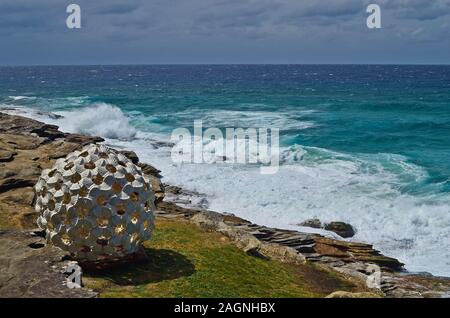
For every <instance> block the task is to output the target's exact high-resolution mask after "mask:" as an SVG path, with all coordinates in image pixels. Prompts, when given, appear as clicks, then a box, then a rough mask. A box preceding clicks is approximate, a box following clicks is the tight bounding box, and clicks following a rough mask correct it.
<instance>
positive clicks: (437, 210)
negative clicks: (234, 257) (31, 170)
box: [41, 105, 450, 276]
mask: <svg viewBox="0 0 450 318" xmlns="http://www.w3.org/2000/svg"><path fill="white" fill-rule="evenodd" d="M95 107H96V108H94V110H95V111H94V113H96V114H97V115H95V116H94V117H96V118H97V121H94V120H84V119H83V120H79V119H76V116H75V115H80V114H81V115H82V116H81V117H84V116H85V115H86V116H87V114H90V113H91V112H90V110H89V109H84V110H78V111H73V112H69V113H67V112H66V113H61V114H62V115H65V116H66V117H65V119H59V120H53V119H51V118H49V117H47V118H41V120H44V121H47V122H51V123H54V124H59V125H61V127H62V129H63V130H67V129H69V128H71V127H72V128H73V129H74V130H76V131H77V132H84V133H92V134H95V135H102V136H103V137H113V138H115V139H108V140H107V142H108V143H110V144H113V145H116V146H119V147H126V148H128V149H131V150H134V151H136V152H137V153H138V155H139V156H140V158H141V160H142V161H144V162H148V163H150V164H153V165H155V166H156V167H158V169H160V170H162V174H163V175H164V182H167V183H171V184H174V185H178V186H182V187H185V188H187V189H190V190H194V191H198V192H201V193H205V194H206V195H207V197H208V201H209V203H210V205H209V207H210V209H212V210H217V211H222V212H232V213H235V214H237V215H239V216H242V217H244V218H247V219H249V220H251V221H253V222H256V223H259V224H263V225H267V226H274V227H279V228H288V229H297V230H303V231H311V229H308V228H303V227H299V226H298V225H297V224H298V223H300V222H302V221H304V220H306V219H308V218H314V217H317V218H319V219H321V220H322V221H324V222H328V221H336V220H338V221H344V222H349V223H351V224H352V225H354V226H355V228H356V229H357V233H356V236H355V237H354V238H353V239H352V240H354V241H364V242H369V243H372V244H374V246H375V248H378V249H380V250H381V251H382V252H383V253H385V254H387V255H389V256H392V257H396V258H398V259H400V260H401V261H402V262H404V263H405V264H406V267H407V269H409V270H410V271H427V272H431V273H433V274H435V275H442V276H450V240H449V237H450V196H449V195H448V194H441V195H440V196H439V197H437V196H436V197H435V196H432V195H425V194H424V195H421V196H420V195H412V194H408V193H406V192H404V191H403V188H404V187H405V186H406V185H407V184H409V183H410V182H420V181H421V180H424V179H425V178H427V173H426V171H425V170H424V169H422V168H421V167H419V166H416V165H413V164H411V163H409V162H408V160H407V158H405V157H403V156H399V155H395V154H376V155H375V154H374V155H368V154H365V155H363V154H361V155H349V154H343V153H338V152H333V151H329V150H326V149H321V148H314V147H303V146H299V145H297V146H292V147H289V148H285V149H282V152H281V163H282V166H281V167H280V170H279V172H278V173H277V174H275V175H262V174H260V173H259V168H258V167H256V166H251V165H229V164H224V163H220V164H215V165H207V164H183V165H174V164H172V163H171V161H170V148H169V147H162V148H157V149H155V148H154V147H153V146H151V145H150V144H149V142H148V141H147V138H152V139H153V138H155V137H156V138H159V137H160V136H157V135H154V134H149V133H144V132H140V131H138V132H137V133H136V134H134V133H131V134H126V137H130V136H134V137H135V139H133V140H131V138H117V137H118V136H117V135H116V134H115V133H111V132H110V129H105V128H103V122H101V120H103V118H104V117H105V116H103V114H104V113H105V110H108V111H110V112H111V109H112V110H113V111H112V114H114V116H111V119H110V120H109V121H108V122H109V125H111V126H112V127H114V128H115V129H116V128H117V127H122V125H123V126H125V127H127V125H128V126H129V124H128V122H127V121H126V120H125V119H123V118H122V116H123V117H124V115H123V114H122V113H120V112H118V111H115V110H114V107H113V106H110V105H109V106H108V105H103V106H95ZM80 112H81V113H80ZM68 115H72V116H68ZM225 115H227V116H228V115H230V116H231V114H230V113H225ZM186 116H188V114H186ZM239 116H241V115H239ZM249 117H250V115H249ZM257 117H258V116H255V121H256V120H258V119H257ZM250 118H251V117H250ZM273 118H274V117H271V121H272V123H273ZM285 118H286V117H285ZM71 120H74V122H75V124H71V125H72V126H70V125H69V122H70V121H71ZM211 120H216V121H217V122H219V121H221V120H222V119H221V118H216V119H214V118H212V119H211ZM236 120H237V121H239V120H240V119H236ZM261 120H266V119H261ZM65 121H67V123H66V122H65ZM80 123H81V124H80ZM243 124H245V123H243ZM258 124H260V122H259V123H258ZM89 125H92V127H90V126H89ZM226 126H229V125H228V122H227V125H226ZM247 126H249V125H247ZM244 127H246V126H244ZM88 128H89V129H88ZM118 139H122V140H118ZM167 140H168V136H166V140H165V141H167ZM322 233H324V232H322ZM324 234H327V235H333V234H331V233H324Z"/></svg>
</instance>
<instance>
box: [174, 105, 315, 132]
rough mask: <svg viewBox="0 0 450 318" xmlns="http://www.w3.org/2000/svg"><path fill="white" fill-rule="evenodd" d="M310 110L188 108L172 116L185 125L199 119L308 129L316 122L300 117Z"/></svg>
mask: <svg viewBox="0 0 450 318" xmlns="http://www.w3.org/2000/svg"><path fill="white" fill-rule="evenodd" d="M311 112H312V110H298V111H297V112H296V113H288V112H283V111H278V112H273V111H242V110H211V109H204V108H190V109H188V110H186V111H182V112H178V113H176V115H175V116H174V117H175V118H176V119H177V120H178V121H179V123H180V124H181V125H185V126H187V125H189V126H192V123H193V120H194V119H201V120H202V121H203V124H204V126H205V127H207V126H208V127H222V128H225V127H233V128H237V127H241V128H249V127H252V128H260V127H269V128H280V129H308V128H311V127H315V126H316V124H315V123H314V122H312V121H307V120H302V119H301V117H303V116H305V115H307V114H310V113H311Z"/></svg>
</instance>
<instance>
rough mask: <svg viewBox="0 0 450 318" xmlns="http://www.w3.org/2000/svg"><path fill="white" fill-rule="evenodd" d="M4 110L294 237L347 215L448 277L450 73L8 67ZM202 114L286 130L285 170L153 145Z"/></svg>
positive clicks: (1, 88)
mask: <svg viewBox="0 0 450 318" xmlns="http://www.w3.org/2000/svg"><path fill="white" fill-rule="evenodd" d="M0 104H1V105H2V106H1V107H3V108H4V109H5V108H7V109H9V111H13V112H20V113H22V114H27V115H28V116H31V117H36V118H39V119H41V120H44V121H48V122H52V123H55V124H58V125H60V126H61V127H62V128H63V129H65V130H69V131H76V132H81V133H88V134H96V135H101V136H103V137H107V138H108V142H109V143H111V144H115V145H121V146H124V147H128V148H132V149H135V150H136V151H138V152H139V154H140V155H141V157H143V158H145V159H146V160H147V161H149V162H151V163H153V164H156V165H158V167H159V168H160V169H162V170H163V173H164V176H165V181H166V182H170V183H175V184H178V185H181V186H184V187H187V188H190V189H193V190H197V191H200V192H202V193H205V194H206V195H207V196H208V201H209V202H210V208H212V209H216V210H220V211H228V212H234V213H236V214H239V215H242V216H244V217H247V218H249V219H251V220H252V221H255V222H259V223H263V224H267V225H271V226H279V227H284V228H295V229H299V227H298V226H297V225H296V224H298V223H300V222H301V221H303V220H304V219H307V218H309V217H318V218H320V219H322V220H324V221H331V220H342V221H348V222H350V223H351V224H353V225H355V227H356V228H357V235H356V237H355V240H363V241H367V242H371V243H373V244H375V246H376V247H377V248H379V249H381V250H382V251H383V252H385V253H387V254H389V255H392V256H395V257H398V258H400V259H401V260H402V261H404V262H405V263H406V265H407V268H408V269H410V270H412V271H429V272H432V273H434V274H439V275H447V276H449V275H450V251H449V250H450V248H449V247H450V244H449V241H450V240H449V237H450V160H449V158H450V67H449V66H363V65H361V66H356V65H355V66H351V65H346V66H337V65H329V66H326V65H320V66H319V65H316V66H314V65H308V66H302V65H277V66H276V65H229V66H213V65H202V66H188V65H186V66H181V65H180V66H117V67H112V66H83V67H2V68H0ZM12 109H13V110H12ZM37 110H39V111H45V112H56V113H58V114H60V115H63V116H64V117H65V118H62V119H58V118H54V117H53V118H52V117H48V115H45V114H43V113H38V112H37ZM200 119H201V120H203V126H204V127H205V128H206V127H221V128H225V127H271V128H273V127H277V128H280V129H281V131H280V135H281V145H282V147H283V148H282V154H281V163H282V168H281V169H280V172H279V173H278V174H277V175H274V176H270V177H269V176H261V175H260V174H259V173H258V172H257V171H258V170H257V169H256V168H255V167H250V166H236V165H234V166H227V165H194V164H193V165H184V166H182V167H179V166H174V165H173V164H171V162H170V156H169V151H170V149H164V148H163V149H154V147H151V146H150V145H149V143H148V142H145V141H146V140H148V139H149V138H151V139H161V140H167V139H168V138H169V136H170V133H171V131H172V130H173V129H174V128H178V127H186V128H190V127H192V125H193V121H194V120H200Z"/></svg>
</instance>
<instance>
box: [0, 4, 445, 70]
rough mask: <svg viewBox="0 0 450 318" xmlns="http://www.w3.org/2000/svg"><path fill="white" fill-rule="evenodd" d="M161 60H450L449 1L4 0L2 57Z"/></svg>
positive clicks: (11, 60) (0, 7)
mask: <svg viewBox="0 0 450 318" xmlns="http://www.w3.org/2000/svg"><path fill="white" fill-rule="evenodd" d="M70 3H77V4H79V5H80V6H81V9H82V28H81V29H79V30H69V29H67V27H66V18H67V16H68V14H67V13H66V7H67V5H68V4H70ZM369 3H376V4H379V5H380V7H381V9H382V29H377V30H375V29H368V28H367V27H366V18H367V16H368V15H369V14H368V13H366V8H367V5H368V4H369ZM159 63H434V64H450V0H127V1H125V0H95V1H93V0H69V1H65V0H0V65H10V64H25V65H31V64H159Z"/></svg>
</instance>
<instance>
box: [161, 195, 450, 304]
mask: <svg viewBox="0 0 450 318" xmlns="http://www.w3.org/2000/svg"><path fill="white" fill-rule="evenodd" d="M187 193H189V191H187ZM191 194H192V193H191ZM177 197H183V198H184V199H183V206H179V205H178V204H175V203H173V202H178V201H179V200H178V199H177ZM185 197H186V192H185V191H183V189H181V188H177V187H170V195H168V196H166V198H167V199H169V200H170V201H172V200H173V202H166V201H164V202H161V203H159V204H158V206H157V211H156V215H157V217H160V218H169V219H174V218H181V219H184V220H188V221H189V222H192V223H195V224H197V225H199V226H201V227H203V228H205V229H208V230H212V231H219V232H220V233H222V234H224V235H226V236H228V237H230V238H231V239H232V240H233V241H234V242H235V243H236V245H238V247H240V248H242V249H244V250H245V251H248V252H250V253H251V254H254V255H262V256H263V257H269V258H275V259H278V260H281V261H286V262H297V263H301V262H304V261H305V260H306V261H308V262H311V263H315V264H317V265H318V266H322V267H324V268H326V269H331V270H334V271H336V272H339V273H341V274H343V275H345V276H346V277H348V279H349V280H353V281H358V282H359V283H360V284H363V285H366V283H367V282H368V278H369V277H370V275H372V274H373V266H374V265H376V266H377V268H379V270H380V273H379V274H380V277H379V282H378V283H379V285H378V288H375V289H373V294H376V295H383V296H385V297H395V298H403V297H448V296H449V292H450V279H448V278H438V277H433V276H428V275H412V274H409V273H407V272H406V271H405V270H404V268H403V264H402V263H401V262H399V261H398V260H397V259H395V258H391V257H388V256H385V255H382V254H381V253H380V252H379V251H377V250H375V249H374V248H373V246H372V245H370V244H364V243H356V242H346V241H341V240H336V239H332V238H328V237H324V236H322V235H319V234H310V233H302V232H297V231H291V230H282V229H276V228H270V227H266V226H260V225H257V224H253V223H251V222H249V221H247V220H244V219H242V218H239V217H237V216H235V215H233V214H227V213H225V214H224V213H216V212H212V211H207V210H204V209H201V207H199V206H197V205H192V206H189V202H193V201H195V200H186V199H185ZM255 239H256V240H255ZM258 241H259V242H258ZM295 254H297V256H295ZM344 296H345V297H357V296H360V297H369V295H368V294H367V295H340V294H335V295H333V298H335V297H338V298H342V297H344Z"/></svg>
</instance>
